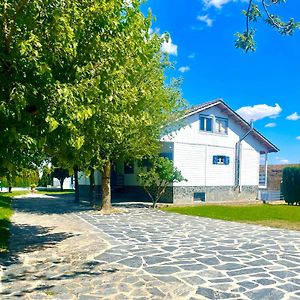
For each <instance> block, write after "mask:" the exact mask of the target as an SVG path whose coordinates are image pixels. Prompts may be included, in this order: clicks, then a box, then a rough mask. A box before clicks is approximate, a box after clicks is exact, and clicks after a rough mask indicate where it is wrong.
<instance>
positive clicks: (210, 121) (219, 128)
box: [200, 115, 228, 135]
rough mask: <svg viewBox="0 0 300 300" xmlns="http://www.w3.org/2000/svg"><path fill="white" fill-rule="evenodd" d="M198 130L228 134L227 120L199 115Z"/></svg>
mask: <svg viewBox="0 0 300 300" xmlns="http://www.w3.org/2000/svg"><path fill="white" fill-rule="evenodd" d="M200 131H205V132H210V133H216V134H224V135H227V134H228V120H227V119H225V118H219V117H214V116H206V115H200Z"/></svg>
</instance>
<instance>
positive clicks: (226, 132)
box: [215, 117, 229, 135]
mask: <svg viewBox="0 0 300 300" xmlns="http://www.w3.org/2000/svg"><path fill="white" fill-rule="evenodd" d="M215 119H216V121H215V134H220V135H228V123H229V121H228V119H227V118H222V117H216V118H215ZM217 121H225V122H226V128H225V132H224V133H222V132H220V131H217Z"/></svg>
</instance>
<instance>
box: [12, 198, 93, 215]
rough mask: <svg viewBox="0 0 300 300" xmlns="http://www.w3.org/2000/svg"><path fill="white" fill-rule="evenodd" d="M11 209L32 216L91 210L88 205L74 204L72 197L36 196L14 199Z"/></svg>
mask: <svg viewBox="0 0 300 300" xmlns="http://www.w3.org/2000/svg"><path fill="white" fill-rule="evenodd" d="M13 208H14V211H17V212H25V213H32V214H49V215H51V214H68V213H74V212H81V211H88V210H92V208H91V207H90V206H89V205H88V203H86V202H84V203H75V202H74V195H68V194H66V195H38V194H35V195H33V196H32V197H26V198H25V197H24V198H21V197H20V198H14V199H13Z"/></svg>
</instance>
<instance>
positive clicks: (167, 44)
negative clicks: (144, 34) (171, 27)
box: [161, 37, 178, 56]
mask: <svg viewBox="0 0 300 300" xmlns="http://www.w3.org/2000/svg"><path fill="white" fill-rule="evenodd" d="M177 48H178V46H177V45H175V44H173V43H172V39H171V37H169V39H168V41H164V42H163V44H162V46H161V51H162V52H166V53H168V54H170V55H175V56H177Z"/></svg>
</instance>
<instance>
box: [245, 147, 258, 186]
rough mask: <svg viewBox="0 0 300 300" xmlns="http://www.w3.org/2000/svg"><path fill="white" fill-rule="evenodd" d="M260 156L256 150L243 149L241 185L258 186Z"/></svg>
mask: <svg viewBox="0 0 300 300" xmlns="http://www.w3.org/2000/svg"><path fill="white" fill-rule="evenodd" d="M259 159H260V155H259V153H258V152H257V151H255V150H254V149H252V150H249V149H244V148H243V147H242V157H241V185H256V186H257V185H258V183H259Z"/></svg>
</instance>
